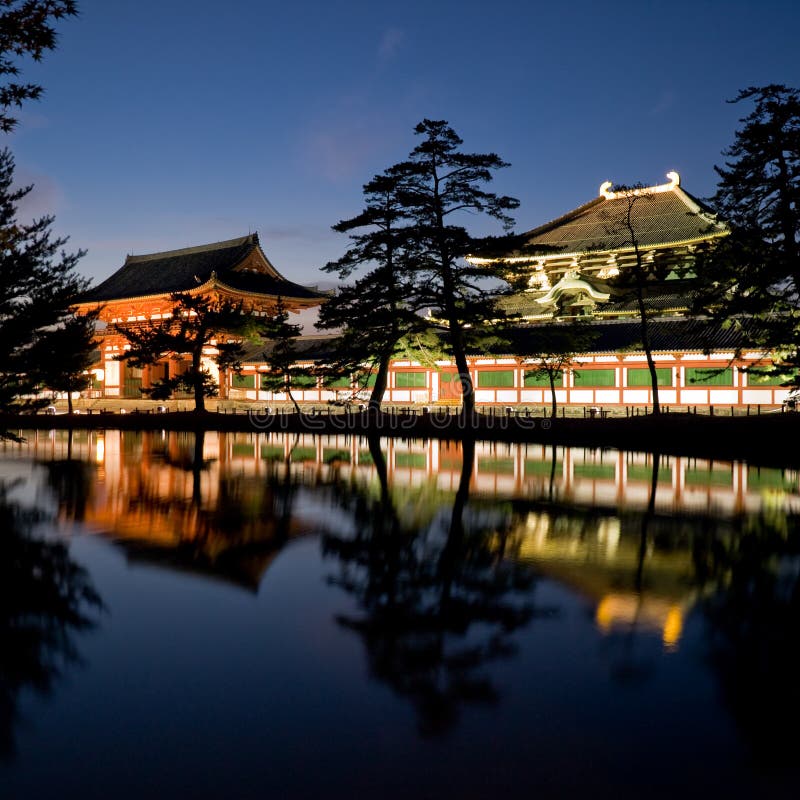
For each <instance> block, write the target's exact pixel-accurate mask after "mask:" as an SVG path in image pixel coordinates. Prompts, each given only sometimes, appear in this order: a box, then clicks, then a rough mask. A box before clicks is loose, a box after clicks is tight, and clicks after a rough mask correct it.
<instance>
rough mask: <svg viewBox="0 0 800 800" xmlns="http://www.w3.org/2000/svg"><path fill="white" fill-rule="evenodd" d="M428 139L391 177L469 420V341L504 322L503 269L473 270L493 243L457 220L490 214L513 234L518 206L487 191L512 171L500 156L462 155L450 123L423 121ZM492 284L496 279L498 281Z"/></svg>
mask: <svg viewBox="0 0 800 800" xmlns="http://www.w3.org/2000/svg"><path fill="white" fill-rule="evenodd" d="M415 133H416V134H417V135H418V136H421V137H422V141H421V142H420V143H419V144H418V145H417V146H416V147H415V148H414V149H413V150H412V152H411V154H410V155H409V156H408V159H407V160H406V161H404V162H402V163H400V164H397V165H395V166H393V167H391V168H390V169H389V170H388V171H387V172H388V174H390V175H392V176H396V177H397V178H398V179H399V180H400V184H401V190H400V191H401V198H402V204H403V207H404V212H405V215H406V216H407V218H408V219H409V221H410V222H409V225H408V228H407V230H406V232H405V235H406V236H409V237H410V238H411V240H412V241H413V242H414V246H415V248H416V255H417V257H418V258H419V267H418V268H417V270H416V279H415V303H416V305H417V306H418V307H425V308H429V309H430V310H431V311H432V313H433V314H434V316H436V317H438V318H439V319H441V320H442V321H443V322H444V324H445V326H446V328H447V333H448V339H449V343H450V347H451V348H452V351H453V358H454V359H455V362H456V367H457V369H458V373H459V377H460V381H461V386H462V395H463V404H464V405H463V411H464V415H465V417H466V418H468V419H470V418H471V417H472V415H473V413H474V411H475V394H474V387H473V385H472V378H471V376H470V372H469V368H468V366H467V346H468V342H469V340H470V337H471V336H473V335H475V334H476V333H480V332H481V331H482V329H484V328H485V327H486V325H485V323H487V322H491V321H493V320H496V319H498V318H500V317H502V316H503V315H502V312H501V311H500V310H499V309H498V308H497V307H496V305H495V303H494V302H493V300H494V299H495V297H496V296H497V295H498V293H499V292H498V290H497V289H496V288H494V286H495V285H496V283H497V282H498V281H502V280H504V279H505V271H504V270H501V269H500V268H499V267H498V266H497V264H496V263H494V262H491V261H487V262H486V263H482V264H472V263H470V262H469V261H467V260H466V256H467V255H469V254H471V253H475V252H476V251H482V250H485V249H486V248H487V239H486V238H478V237H475V236H473V235H472V234H470V233H469V232H468V231H467V229H466V228H465V227H463V225H461V224H459V221H460V220H461V219H463V216H464V215H465V214H468V213H471V214H486V215H487V216H489V217H492V218H493V219H495V220H497V221H498V222H500V223H501V224H502V226H503V229H504V230H506V231H507V230H509V229H510V227H511V226H512V224H513V220H512V219H511V217H510V216H509V215H508V212H509V211H511V210H513V209H515V208H517V206H518V205H519V201H518V200H516V199H514V198H512V197H505V196H500V195H497V194H494V193H492V192H488V191H486V190H485V189H484V188H482V187H483V186H485V185H486V184H487V183H489V182H490V181H491V180H492V177H493V172H494V171H495V170H497V169H502V168H503V167H506V166H508V164H507V163H506V162H505V161H503V160H502V159H501V158H500V157H499V156H497V155H495V154H494V153H488V154H479V153H463V152H461V150H460V149H459V148H460V147H461V144H462V140H461V138H460V137H459V136H458V135H457V134H456V133H455V131H454V130H453V129H452V128H451V127H450V126H449V125H448V123H447V122H445V121H444V120H429V119H425V120H423V121H422V122H420V123H419V125H417V126H416V128H415ZM492 279H494V280H492Z"/></svg>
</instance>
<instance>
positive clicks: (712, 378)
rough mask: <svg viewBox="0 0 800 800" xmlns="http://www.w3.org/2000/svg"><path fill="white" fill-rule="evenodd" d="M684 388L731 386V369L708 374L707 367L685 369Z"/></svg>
mask: <svg viewBox="0 0 800 800" xmlns="http://www.w3.org/2000/svg"><path fill="white" fill-rule="evenodd" d="M686 386H687V387H689V386H733V369H732V368H731V367H728V368H727V369H723V370H722V371H721V372H719V373H712V374H709V369H708V367H686Z"/></svg>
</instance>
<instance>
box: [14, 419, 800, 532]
mask: <svg viewBox="0 0 800 800" xmlns="http://www.w3.org/2000/svg"><path fill="white" fill-rule="evenodd" d="M192 442H193V439H192V437H191V435H189V434H180V433H166V432H164V433H132V432H131V433H129V432H120V431H107V432H105V433H102V432H91V431H89V432H87V431H76V432H74V433H73V444H72V452H73V456H74V457H75V458H84V459H91V460H92V461H94V462H95V463H96V464H97V466H98V468H99V473H98V474H99V478H98V487H97V491H98V493H102V496H103V498H104V502H105V501H106V500H107V501H108V502H111V503H120V502H121V500H120V499H119V498H120V497H121V496H124V497H126V498H128V497H137V496H150V497H153V498H157V497H163V498H167V499H169V500H170V501H171V502H178V503H180V504H181V505H184V504H188V505H191V500H192V492H193V491H196V480H197V478H196V475H194V474H193V472H192V469H191V460H192V457H193V453H192ZM18 447H19V446H18V445H12V444H8V443H5V444H1V445H0V448H1V449H0V452H3V453H5V454H6V455H9V454H13V453H15V452H18V450H17V448H18ZM381 448H382V450H383V452H384V454H385V457H386V461H387V466H388V470H389V477H390V480H391V481H392V482H393V483H395V484H412V485H417V484H423V483H428V482H429V481H431V480H434V481H435V482H436V485H437V486H438V487H439V489H441V490H444V491H451V490H455V488H456V486H457V485H458V480H459V477H460V474H461V454H460V447H459V445H457V444H455V443H452V442H446V441H439V440H428V441H424V440H421V439H411V440H404V439H384V440H382V443H381ZM21 452H22V453H28V454H32V455H35V456H36V457H38V458H41V459H53V458H64V457H65V456H66V453H67V432H66V431H51V432H46V431H38V432H32V433H31V434H30V435H29V438H28V440H27V442H26V443H25V444H24V445H22V446H21ZM203 458H204V460H205V461H206V462H208V464H207V468H206V469H202V470H199V476H200V477H199V480H200V485H201V489H202V498H203V504H202V506H203V508H208V507H210V506H213V505H214V504H215V503H218V502H219V501H220V500H221V498H222V493H223V491H230V486H229V484H227V483H226V482H225V481H231V480H233V481H235V482H236V483H237V486H241V487H247V486H248V485H249V482H253V484H257V483H259V482H260V481H261V480H262V479H263V478H265V477H266V476H268V475H270V474H272V473H274V471H275V462H282V461H284V460H285V459H290V461H291V474H292V475H293V476H295V478H296V479H297V480H298V481H300V482H308V481H309V480H311V479H312V478H314V477H315V476H318V475H320V474H327V472H326V471H330V470H331V469H333V468H335V469H336V470H337V471H338V473H343V472H347V471H348V470H352V471H354V472H355V473H360V474H366V473H367V472H370V471H371V470H372V466H373V462H372V456H371V454H370V451H369V448H368V446H367V443H366V441H365V440H363V439H359V438H356V437H352V436H344V435H341V436H315V435H311V434H303V435H300V436H298V437H295V436H289V435H284V434H245V433H241V434H240V433H234V434H230V433H228V434H226V433H207V434H206V435H205V444H204V452H203ZM551 475H552V476H553V488H554V492H555V497H556V498H557V499H558V500H559V501H560V502H562V503H571V504H573V505H577V506H582V507H592V508H598V507H601V508H607V509H628V510H636V509H643V508H645V507H646V505H647V501H648V498H649V494H650V483H651V478H652V456H650V455H648V454H645V453H634V452H625V451H617V450H595V449H586V448H580V447H557V448H555V452H554V451H553V448H551V447H549V446H547V445H540V444H504V443H493V442H479V443H478V444H477V446H476V458H475V464H474V468H473V473H472V481H471V485H472V494H473V496H476V495H478V496H484V495H487V496H499V497H505V498H527V499H540V498H546V497H548V496H549V494H550V491H549V489H550V479H551ZM225 487H227V488H225ZM242 491H245V492H246V488H243V489H242ZM766 507H770V508H773V507H779V508H782V509H784V510H786V511H787V512H788V511H791V512H798V511H800V473H798V472H797V471H796V470H782V469H776V468H760V467H751V466H748V465H746V464H743V463H730V462H721V461H708V460H704V459H698V458H685V457H678V456H662V457H661V460H660V466H659V472H658V493H657V498H656V510H657V511H659V512H663V513H673V514H676V513H677V514H715V515H723V516H730V515H734V514H739V513H743V512H747V513H756V512H759V511H760V510H762V509H763V508H766ZM121 510H122V509H121V507H120V506H117V507H116V510H115V512H114V513H115V514H117V516H113V515H112V517H111V518H113V519H115V520H116V522H115V524H116V525H117V526H125V525H132V526H133V527H134V528H137V529H146V528H147V522H146V518H142V519H141V521H138V522H123V521H122V520H121V519H119V516H118V515H119V514H120V513H121ZM134 510H135V509H134ZM138 513H139V512H138V511H137V512H136V514H138ZM186 513H187V514H188V515H189V516H190V517H191V518H193V517H192V515H195V514H197V513H198V512H197V511H196V510H187V511H186ZM136 514H134V516H135V517H136ZM169 518H170V519H172V517H169ZM173 527H174V528H175V530H177V529H179V528H180V527H181V526H180V525H178V524H177V522H176V523H175V525H174V526H173ZM170 535H171V534H170ZM245 536H246V535H245Z"/></svg>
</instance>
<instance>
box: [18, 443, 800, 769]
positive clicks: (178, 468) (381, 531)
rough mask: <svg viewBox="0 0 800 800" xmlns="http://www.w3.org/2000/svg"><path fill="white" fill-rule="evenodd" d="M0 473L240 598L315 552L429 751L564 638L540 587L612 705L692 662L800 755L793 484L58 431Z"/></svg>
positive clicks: (676, 467) (648, 458)
mask: <svg viewBox="0 0 800 800" xmlns="http://www.w3.org/2000/svg"><path fill="white" fill-rule="evenodd" d="M4 455H5V456H6V457H7V458H18V459H34V460H36V461H37V462H39V463H42V464H44V465H45V466H46V469H47V474H48V482H49V487H50V491H51V492H53V493H54V494H55V496H56V497H57V499H58V504H59V513H60V515H61V517H62V519H64V520H80V521H82V523H83V525H84V526H85V528H86V529H88V530H89V531H93V532H96V533H98V534H101V535H103V536H107V537H109V538H110V539H112V540H113V541H114V542H116V543H117V544H118V545H119V546H120V547H123V548H124V550H125V552H126V554H127V555H128V557H129V558H131V559H134V560H143V561H147V562H149V563H157V564H160V565H163V566H167V567H170V568H173V569H177V570H182V571H186V570H189V571H191V572H193V573H195V574H198V575H202V576H208V577H214V578H219V579H223V580H225V581H227V582H232V583H233V584H235V585H236V586H240V587H244V588H246V589H248V590H250V591H257V590H258V589H259V588H260V587H262V586H263V585H264V584H265V583H266V582H268V581H269V574H268V569H269V567H270V565H271V564H272V563H273V562H274V560H275V559H276V557H277V556H278V554H279V553H280V552H281V550H282V549H283V548H284V547H285V546H286V545H287V544H289V543H290V542H292V541H293V540H296V539H298V538H300V537H303V536H306V535H309V534H321V537H320V541H321V547H322V550H323V554H324V557H325V562H324V566H325V570H326V576H327V578H328V579H329V581H330V582H331V584H332V585H333V586H334V587H335V588H336V595H337V596H341V597H344V598H348V599H349V600H350V601H351V603H352V604H351V606H349V607H348V610H347V611H346V612H342V613H338V614H337V617H336V624H337V629H338V630H339V631H340V632H342V631H344V632H345V633H346V635H347V636H349V637H350V638H351V639H352V638H353V637H357V639H356V641H360V643H361V646H363V651H364V653H365V654H366V658H367V662H368V665H369V670H370V674H371V675H372V676H373V677H374V678H375V679H376V680H377V681H380V682H381V683H382V684H384V685H386V686H389V687H390V688H391V689H392V690H393V692H394V693H395V694H396V695H397V696H399V697H402V698H404V700H405V701H408V702H410V703H411V704H413V707H414V709H415V712H416V714H417V720H418V725H419V729H420V730H421V731H422V732H423V733H424V734H426V735H436V734H441V733H444V732H447V731H452V730H453V728H454V726H455V724H456V722H457V721H458V720H459V719H462V718H463V717H464V715H465V709H466V708H467V707H470V706H472V705H475V704H491V703H494V702H496V700H497V699H498V698H499V697H502V696H503V689H504V686H503V683H502V681H500V680H499V679H498V677H497V675H498V667H499V666H500V663H501V662H502V663H503V664H505V665H513V657H514V655H515V649H516V648H517V647H519V643H520V641H522V640H523V638H524V637H526V636H530V635H531V632H532V631H538V630H540V629H541V628H545V627H548V626H549V628H550V629H553V630H554V629H557V628H558V626H559V625H562V624H563V623H562V620H563V619H564V618H565V613H564V609H563V608H561V607H559V606H558V605H557V604H555V605H554V604H553V603H552V602H551V600H550V597H551V596H552V595H546V594H545V595H543V594H542V588H541V587H542V586H543V584H545V583H547V582H550V583H554V584H557V585H558V586H559V587H561V588H566V590H567V591H568V592H569V593H570V596H572V597H575V598H578V600H579V602H580V603H581V604H582V607H583V608H584V610H585V612H586V617H587V618H588V619H590V620H591V624H592V625H593V632H594V635H596V637H597V641H598V643H599V644H598V645H597V646H598V648H599V649H600V651H601V656H602V661H603V664H604V668H605V669H606V670H607V677H608V678H609V679H610V680H611V681H612V682H613V684H614V686H617V687H625V690H626V691H627V690H632V691H639V690H641V689H642V687H644V686H647V685H652V684H653V683H654V682H655V681H654V677H655V676H656V675H659V670H661V671H662V673H663V670H664V665H665V664H666V663H667V662H668V660H669V659H671V658H677V657H678V656H679V655H680V654H683V653H685V650H686V648H687V647H688V646H690V645H691V646H693V647H694V648H695V650H694V651H693V653H692V658H693V659H695V662H694V663H696V664H707V665H708V667H709V668H710V669H711V670H712V674H713V675H715V676H716V678H717V680H718V686H719V691H720V696H721V698H722V699H723V700H724V701H725V703H726V705H727V707H728V708H729V709H730V712H731V714H732V716H733V717H734V718H735V719H736V720H737V722H738V724H739V725H740V726H741V729H742V730H743V732H744V734H745V737H746V738H747V739H748V741H750V742H751V747H752V750H753V752H756V753H757V754H758V755H759V757H760V758H762V759H764V760H768V759H777V760H779V761H781V763H789V762H790V760H791V757H792V753H793V748H796V746H797V744H798V736H797V735H794V734H790V735H786V734H785V733H784V729H783V726H781V724H780V723H781V721H782V720H783V719H784V718H787V717H788V718H791V717H793V716H794V715H795V714H797V713H798V712H800V694H798V688H797V682H796V678H795V676H796V675H797V674H798V668H799V667H800V645H798V642H799V641H800V639H798V637H797V627H798V620H800V616H799V612H800V609H799V608H798V603H800V544H798V542H799V540H800V535H799V533H798V530H797V519H798V516H797V514H798V511H800V493H798V473H797V472H795V471H791V470H780V469H765V468H757V467H753V466H749V465H747V464H742V463H717V462H713V463H712V462H704V461H700V460H697V459H682V458H677V457H673V456H670V457H664V456H658V455H653V454H647V453H623V452H616V451H592V450H584V449H581V448H561V447H557V448H551V447H544V446H541V445H528V446H525V445H520V446H507V445H497V444H481V443H479V444H477V445H474V446H467V447H465V448H464V449H463V450H462V448H461V447H459V446H457V445H455V444H453V443H447V442H421V441H399V440H396V441H389V440H364V439H352V438H347V437H311V436H291V437H283V436H279V435H272V434H270V435H263V434H262V435H242V434H230V435H226V434H216V433H208V434H206V435H205V436H203V437H197V438H195V437H193V436H191V435H186V434H176V433H143V434H134V433H121V432H115V431H107V432H105V433H76V434H75V435H74V437H73V439H72V440H70V439H69V437H67V436H66V435H65V434H62V433H58V432H54V433H53V434H51V435H46V434H44V435H43V434H31V435H30V436H29V437H28V440H27V442H26V444H25V445H23V446H22V449H21V450H20V449H18V448H17V446H15V445H6V446H4ZM540 617H544V618H545V619H539V618H540ZM692 626H694V630H695V638H694V640H693V644H692V640H691V637H690V636H689V633H688V631H690V630H691V629H692ZM698 631H699V633H698Z"/></svg>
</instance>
